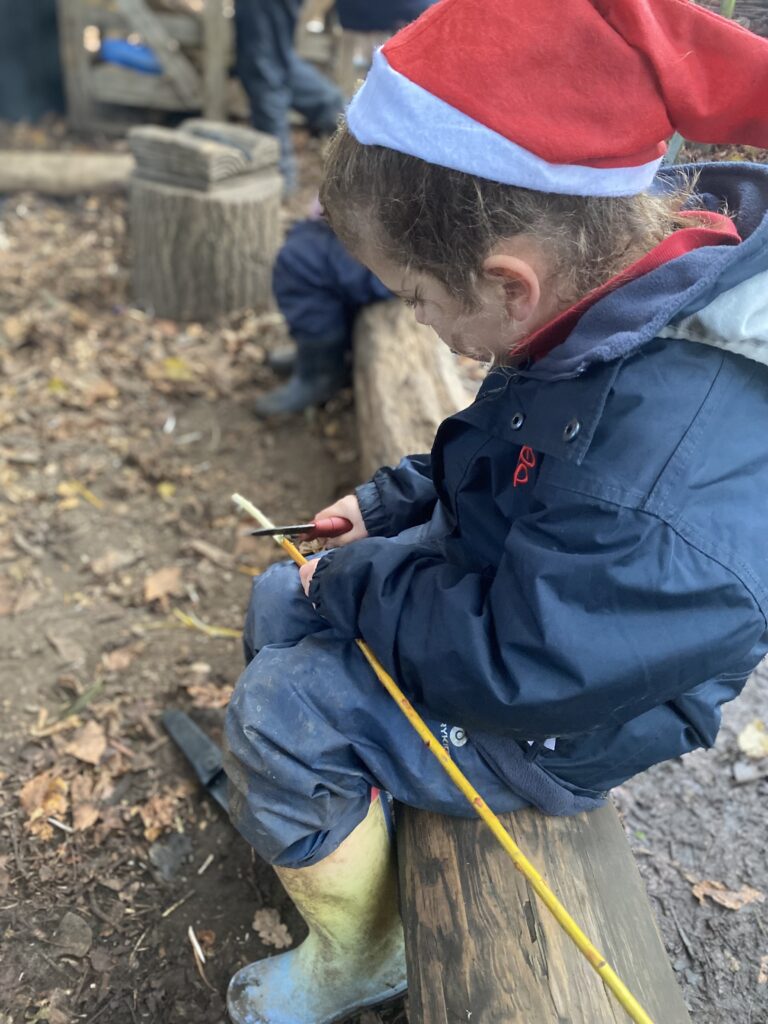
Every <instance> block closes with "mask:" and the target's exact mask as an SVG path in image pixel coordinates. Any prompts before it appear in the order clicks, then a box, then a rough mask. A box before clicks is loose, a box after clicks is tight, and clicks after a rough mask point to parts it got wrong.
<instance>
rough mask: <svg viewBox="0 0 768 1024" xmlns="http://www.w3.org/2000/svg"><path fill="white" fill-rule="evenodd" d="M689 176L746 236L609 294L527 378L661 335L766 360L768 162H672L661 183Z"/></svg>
mask: <svg viewBox="0 0 768 1024" xmlns="http://www.w3.org/2000/svg"><path fill="white" fill-rule="evenodd" d="M692 174H698V182H697V197H698V200H699V202H700V203H701V204H702V205H703V206H704V208H705V209H707V210H711V211H716V212H721V211H723V210H725V211H726V212H727V213H728V215H729V216H730V217H731V218H732V219H733V221H734V223H735V224H736V228H737V230H738V232H739V235H740V236H741V239H742V241H741V242H740V243H739V244H738V245H728V246H705V247H703V248H700V249H695V250H694V251H692V252H690V253H686V254H685V255H683V256H679V257H678V258H677V259H674V260H672V261H670V262H669V263H666V264H664V265H663V266H661V267H658V268H657V269H655V270H653V271H651V272H650V273H648V274H645V275H643V276H642V277H639V278H636V279H634V280H632V281H629V282H628V283H627V284H625V285H623V286H622V287H621V288H619V289H617V290H616V291H615V292H612V293H611V294H609V295H607V296H605V298H603V299H601V300H600V301H599V302H597V303H595V305H594V306H592V307H591V308H590V309H589V310H587V312H586V313H585V314H584V315H583V316H582V317H581V319H580V320H579V322H578V324H577V326H576V327H575V329H574V330H573V331H572V332H571V334H570V335H569V337H568V338H567V340H566V341H565V342H563V343H562V344H561V345H558V346H557V348H555V349H553V350H552V351H551V352H550V353H548V354H547V355H546V356H545V357H544V358H542V359H541V360H539V362H537V363H536V364H535V366H534V367H533V369H532V370H531V371H530V376H535V377H547V378H550V379H558V378H562V377H571V376H575V375H577V374H579V373H581V372H583V371H584V370H585V369H586V368H587V366H589V365H591V364H592V363H605V362H610V361H613V360H614V359H619V358H623V357H624V356H627V355H629V354H630V353H632V352H633V351H635V350H636V349H638V348H640V347H641V346H642V345H644V344H646V343H647V342H649V341H651V340H652V339H653V338H658V337H665V338H681V339H685V340H687V341H695V342H700V343H702V344H706V345H714V346H716V347H718V348H722V349H727V350H728V351H730V352H734V353H738V354H739V355H742V356H746V357H747V358H749V359H753V360H755V361H757V362H761V363H765V364H766V365H768V166H766V165H764V164H746V163H718V164H704V165H699V164H696V165H682V166H679V167H669V168H664V169H663V170H662V171H661V172H660V173H659V175H658V177H657V187H658V188H660V189H671V188H674V187H677V186H678V185H680V184H682V182H683V181H684V180H685V179H686V178H687V177H690V176H691V175H692Z"/></svg>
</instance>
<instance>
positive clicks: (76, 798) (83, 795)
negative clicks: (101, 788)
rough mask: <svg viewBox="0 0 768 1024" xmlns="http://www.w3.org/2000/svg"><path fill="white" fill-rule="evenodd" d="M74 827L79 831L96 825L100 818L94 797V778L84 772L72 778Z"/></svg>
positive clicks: (71, 791)
mask: <svg viewBox="0 0 768 1024" xmlns="http://www.w3.org/2000/svg"><path fill="white" fill-rule="evenodd" d="M70 797H71V798H72V827H73V828H74V829H76V831H78V832H84V831H85V829H87V828H90V827H91V825H95V824H96V822H97V821H98V819H99V808H98V807H97V806H96V803H95V801H94V797H93V779H92V778H91V776H90V774H86V773H85V772H83V773H82V774H80V775H76V776H75V778H74V779H73V780H72V786H71V789H70Z"/></svg>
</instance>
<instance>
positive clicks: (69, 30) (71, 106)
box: [56, 0, 96, 131]
mask: <svg viewBox="0 0 768 1024" xmlns="http://www.w3.org/2000/svg"><path fill="white" fill-rule="evenodd" d="M56 13H57V18H58V25H59V50H60V53H61V66H62V70H63V72H64V91H65V93H66V97H67V118H68V120H69V123H70V124H71V126H72V127H73V128H74V129H76V130H78V131H82V130H84V129H86V128H88V127H89V126H90V123H91V121H92V119H93V117H94V116H95V113H96V105H95V104H94V102H93V98H92V96H91V94H90V89H89V84H88V82H89V74H90V60H91V58H90V55H89V54H88V52H87V51H86V49H85V47H84V46H83V32H84V31H85V27H86V25H87V24H88V21H87V19H86V18H85V16H84V15H85V11H84V8H83V5H82V4H81V3H80V0H57V4H56Z"/></svg>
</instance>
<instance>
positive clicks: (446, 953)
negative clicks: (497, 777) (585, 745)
mask: <svg viewBox="0 0 768 1024" xmlns="http://www.w3.org/2000/svg"><path fill="white" fill-rule="evenodd" d="M355 396H356V400H357V408H358V416H359V428H360V435H361V444H362V453H363V461H364V471H365V473H366V474H368V473H370V472H372V471H373V470H375V469H376V468H378V466H379V465H381V464H384V463H388V464H390V465H392V464H395V463H396V462H397V461H398V460H399V459H400V458H401V456H403V455H405V454H408V453H414V452H425V451H428V450H429V449H430V448H431V445H432V440H433V438H434V433H435V430H436V428H437V425H438V424H439V422H441V421H442V420H443V419H444V418H445V417H446V416H449V415H451V413H453V412H455V411H456V410H457V409H458V408H459V407H460V406H461V405H462V404H464V405H466V404H467V403H468V402H469V400H470V396H469V394H468V392H467V390H466V388H465V387H464V386H463V384H462V383H461V381H460V380H459V377H458V374H457V372H456V369H455V364H454V363H453V361H452V360H451V358H450V356H449V355H448V352H447V349H444V347H442V346H441V343H439V342H438V341H437V340H436V339H435V338H434V335H433V334H432V332H431V331H429V330H427V329H425V328H423V327H420V326H419V325H418V324H416V323H415V321H414V320H413V316H412V314H410V313H409V312H408V311H406V310H405V309H404V308H402V307H400V306H399V304H398V303H380V304H378V305H376V306H372V307H369V308H368V309H367V310H366V311H365V312H364V313H363V314H362V315H361V316H360V317H359V319H358V322H357V325H356V329H355ZM470 781H472V780H470ZM502 821H503V822H504V825H505V826H506V827H507V828H508V829H509V831H510V833H511V835H512V836H513V838H514V840H515V842H516V843H517V844H518V846H519V847H520V849H521V850H522V851H523V853H524V854H525V855H526V857H528V858H529V860H531V861H532V862H533V864H534V866H535V867H536V868H537V870H538V871H539V872H540V873H541V875H542V876H543V877H544V879H545V881H546V882H547V884H548V885H549V886H550V887H551V888H552V889H553V891H554V892H555V894H556V895H557V896H558V898H559V899H560V900H561V901H562V903H563V904H564V906H565V907H566V909H567V910H568V912H569V913H570V914H571V915H572V916H573V917H574V919H575V920H576V922H577V924H578V925H579V926H580V927H581V928H582V929H583V931H584V932H585V933H586V934H587V936H588V937H589V939H590V940H591V941H592V942H593V943H594V944H595V945H596V946H597V948H598V950H599V951H600V952H601V953H602V954H603V955H604V956H605V957H606V959H607V960H608V962H609V963H610V964H611V966H612V967H613V968H614V970H616V971H617V973H618V975H619V977H620V978H621V979H622V981H623V982H624V983H625V984H626V985H627V986H628V988H629V989H630V991H631V992H632V994H633V995H634V996H635V998H637V999H638V1000H639V1002H640V1003H641V1005H643V1006H644V1008H645V1009H646V1011H647V1012H648V1013H649V1014H650V1015H651V1018H652V1019H653V1020H654V1021H655V1024H690V1019H689V1017H688V1012H687V1010H686V1008H685V1004H684V1002H683V998H682V995H681V993H680V990H679V988H678V986H677V983H676V981H675V978H674V975H673V972H672V969H671V967H670V965H669V961H668V959H667V955H666V952H665V950H664V946H663V943H662V941H661V937H660V935H659V932H658V930H657V927H656V923H655V921H654V918H653V912H652V910H651V907H650V904H649V901H648V898H647V896H646V894H645V890H644V888H643V883H642V880H641V879H640V875H639V873H638V871H637V867H636V865H635V863H634V860H633V858H632V853H631V851H630V849H629V844H628V843H627V839H626V836H625V835H624V830H623V828H622V827H621V824H620V822H619V819H618V815H617V813H616V810H615V808H614V807H613V805H612V804H608V805H606V806H605V807H603V808H601V809H600V810H597V811H593V812H592V813H590V814H580V815H576V816H574V817H568V818H553V817H548V816H547V815H544V814H541V813H539V812H538V811H534V810H526V811H520V812H518V813H517V814H508V815H504V816H503V817H502ZM397 823H398V859H399V865H400V897H401V910H402V915H403V924H404V927H405V940H406V956H407V963H408V981H409V1017H410V1020H411V1024H459V1022H467V1021H468V1022H469V1024H624V1022H625V1021H628V1020H629V1017H628V1015H627V1014H626V1012H625V1011H624V1010H623V1009H622V1008H621V1006H620V1005H619V1003H618V1002H617V1001H616V999H615V997H614V996H613V995H612V994H611V993H610V992H609V991H608V989H607V988H605V986H604V985H603V983H602V981H601V980H600V978H599V976H598V975H597V973H596V972H595V971H594V970H593V969H592V968H591V967H590V966H589V964H588V963H587V961H586V960H585V959H584V957H583V956H582V955H581V953H579V952H578V950H577V949H576V947H575V946H574V945H573V943H572V942H571V940H570V939H569V938H568V937H567V936H566V934H565V933H564V932H563V931H562V929H561V928H560V926H559V925H558V924H557V922H556V921H555V919H554V918H553V917H552V915H551V913H550V912H549V910H548V909H547V908H546V907H545V906H544V905H543V904H542V903H540V902H539V899H538V897H537V896H536V894H535V893H534V892H533V890H532V889H531V888H530V886H529V884H528V882H527V881H526V879H525V878H524V876H523V875H521V874H520V873H519V872H518V871H517V870H516V869H515V867H514V866H513V864H512V862H511V860H509V858H508V857H507V855H506V854H505V853H504V851H503V850H502V848H501V847H500V846H499V845H498V843H497V842H496V840H495V838H494V837H493V835H492V834H491V833H490V832H489V831H488V829H487V828H486V826H485V825H484V824H483V823H482V822H481V821H480V820H479V819H476V818H466V819H465V818H447V817H442V816H440V815H437V814H431V813H429V812H426V811H418V810H415V809H414V808H411V807H398V814H397Z"/></svg>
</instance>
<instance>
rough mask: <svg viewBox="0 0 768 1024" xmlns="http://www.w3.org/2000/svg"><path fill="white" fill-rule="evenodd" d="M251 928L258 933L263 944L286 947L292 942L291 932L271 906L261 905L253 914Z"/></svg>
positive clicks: (277, 947)
mask: <svg viewBox="0 0 768 1024" xmlns="http://www.w3.org/2000/svg"><path fill="white" fill-rule="evenodd" d="M251 927H252V928H253V930H254V931H255V932H256V933H257V934H258V936H259V938H260V939H261V941H262V942H263V943H264V945H265V946H274V948H275V949H288V947H289V946H290V945H291V944H292V943H293V938H292V936H291V933H290V932H289V931H288V929H287V928H286V926H285V925H284V924H283V922H282V921H281V920H280V915H279V914H278V912H277V911H276V910H275V909H274V908H273V907H262V908H261V910H257V911H256V913H255V914H254V915H253V924H252V925H251Z"/></svg>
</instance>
